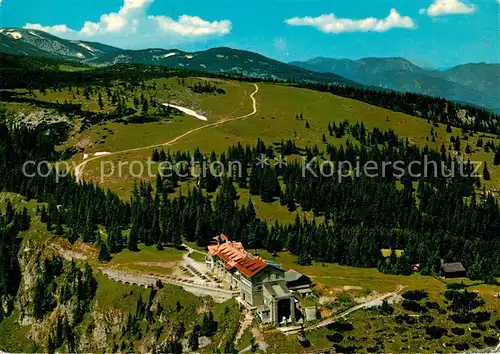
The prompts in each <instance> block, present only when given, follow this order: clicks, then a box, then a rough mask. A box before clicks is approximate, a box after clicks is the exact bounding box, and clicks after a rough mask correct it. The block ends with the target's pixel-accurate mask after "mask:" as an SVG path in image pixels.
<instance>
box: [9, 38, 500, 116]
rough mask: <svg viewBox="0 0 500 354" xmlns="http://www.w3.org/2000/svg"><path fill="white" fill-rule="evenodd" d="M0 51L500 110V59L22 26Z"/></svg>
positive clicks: (94, 63)
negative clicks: (437, 60)
mask: <svg viewBox="0 0 500 354" xmlns="http://www.w3.org/2000/svg"><path fill="white" fill-rule="evenodd" d="M0 52H4V53H9V54H16V55H28V56H43V57H49V58H53V59H61V60H72V61H78V62H81V63H86V64H89V65H93V66H108V65H113V64H118V63H134V64H152V65H161V66H168V67H174V68H185V69H192V70H198V71H206V72H227V73H236V74H242V75H245V76H249V77H256V78H265V79H276V80H287V81H300V82H320V83H335V84H342V85H351V86H359V84H362V85H366V86H372V87H379V88H385V89H391V90H397V91H405V92H406V91H408V92H416V93H423V94H428V95H431V96H439V97H444V98H446V99H450V100H455V101H461V102H468V103H473V104H476V105H478V106H483V107H486V108H489V109H492V110H495V111H497V112H500V90H498V87H500V64H485V63H480V64H465V65H460V66H457V67H454V68H451V69H448V70H443V71H437V70H426V69H423V68H421V67H418V66H416V65H415V64H413V63H411V62H409V61H408V60H406V59H403V58H364V59H360V60H349V59H330V58H315V59H311V60H309V61H306V62H292V63H288V64H287V63H283V62H280V61H277V60H273V59H270V58H267V57H265V56H263V55H260V54H257V53H253V52H249V51H244V50H237V49H231V48H227V47H219V48H212V49H208V50H205V51H199V52H185V51H181V50H177V49H170V50H166V49H159V48H152V49H143V50H125V49H120V48H116V47H112V46H109V45H105V44H101V43H96V42H87V41H76V40H74V41H73V40H66V39H62V38H59V37H56V36H53V35H51V34H48V33H46V32H43V31H38V30H32V29H18V28H2V29H0Z"/></svg>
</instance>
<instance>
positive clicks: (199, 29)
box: [148, 15, 231, 37]
mask: <svg viewBox="0 0 500 354" xmlns="http://www.w3.org/2000/svg"><path fill="white" fill-rule="evenodd" d="M148 19H149V20H153V21H155V22H156V24H157V25H158V27H159V28H160V29H161V30H162V31H163V32H164V33H175V34H178V35H181V36H192V37H200V36H211V35H225V34H228V33H229V32H231V21H229V20H223V21H214V22H208V21H205V20H203V19H201V18H199V17H198V16H188V15H182V16H180V17H179V19H178V20H177V21H175V20H173V19H172V18H170V17H166V16H149V17H148Z"/></svg>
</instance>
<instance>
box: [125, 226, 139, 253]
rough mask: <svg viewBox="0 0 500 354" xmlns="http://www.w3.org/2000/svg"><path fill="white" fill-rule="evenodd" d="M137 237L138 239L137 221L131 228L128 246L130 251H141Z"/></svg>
mask: <svg viewBox="0 0 500 354" xmlns="http://www.w3.org/2000/svg"><path fill="white" fill-rule="evenodd" d="M137 239H138V230H137V226H136V224H135V223H133V224H132V228H131V229H130V234H129V235H128V242H127V248H128V249H129V250H130V251H134V252H135V251H139V248H137Z"/></svg>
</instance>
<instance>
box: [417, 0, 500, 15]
mask: <svg viewBox="0 0 500 354" xmlns="http://www.w3.org/2000/svg"><path fill="white" fill-rule="evenodd" d="M498 1H500V0H498ZM475 11H476V6H474V5H473V4H470V5H468V4H466V3H464V2H462V1H460V0H434V2H433V3H432V4H431V5H430V6H429V7H428V8H427V9H420V11H419V13H420V14H421V15H424V14H427V15H429V16H431V17H435V16H443V15H458V14H471V13H474V12H475Z"/></svg>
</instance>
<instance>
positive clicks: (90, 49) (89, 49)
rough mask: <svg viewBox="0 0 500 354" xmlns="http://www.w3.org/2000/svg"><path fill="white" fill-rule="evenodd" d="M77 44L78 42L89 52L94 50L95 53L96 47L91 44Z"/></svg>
mask: <svg viewBox="0 0 500 354" xmlns="http://www.w3.org/2000/svg"><path fill="white" fill-rule="evenodd" d="M77 44H78V45H79V46H80V47H82V48H85V49H87V50H88V51H89V52H92V53H94V52H95V49H94V48H92V47H90V46H88V45H86V44H85V43H81V42H78V43H77Z"/></svg>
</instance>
